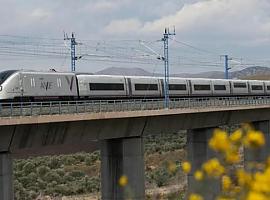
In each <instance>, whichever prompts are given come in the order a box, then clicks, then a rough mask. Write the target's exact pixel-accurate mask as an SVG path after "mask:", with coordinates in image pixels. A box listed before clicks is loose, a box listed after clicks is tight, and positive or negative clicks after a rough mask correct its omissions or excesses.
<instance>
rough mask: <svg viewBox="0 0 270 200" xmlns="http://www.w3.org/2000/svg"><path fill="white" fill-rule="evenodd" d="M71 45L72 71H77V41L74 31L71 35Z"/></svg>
mask: <svg viewBox="0 0 270 200" xmlns="http://www.w3.org/2000/svg"><path fill="white" fill-rule="evenodd" d="M70 45H71V51H70V52H71V71H72V72H75V61H76V48H75V45H76V41H75V37H74V33H72V35H71V42H70Z"/></svg>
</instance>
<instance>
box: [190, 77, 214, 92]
mask: <svg viewBox="0 0 270 200" xmlns="http://www.w3.org/2000/svg"><path fill="white" fill-rule="evenodd" d="M189 82H190V91H191V96H212V83H211V80H210V79H189Z"/></svg>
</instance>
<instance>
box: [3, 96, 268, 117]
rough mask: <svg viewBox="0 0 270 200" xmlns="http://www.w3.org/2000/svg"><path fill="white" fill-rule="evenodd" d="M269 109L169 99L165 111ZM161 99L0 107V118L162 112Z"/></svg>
mask: <svg viewBox="0 0 270 200" xmlns="http://www.w3.org/2000/svg"><path fill="white" fill-rule="evenodd" d="M256 105H270V96H250V97H196V98H171V99H170V102H169V109H192V108H195V109H200V108H206V107H209V108H210V107H212V108H223V107H234V106H256ZM164 108H165V107H164V100H163V99H122V100H80V101H50V102H11V103H0V117H13V116H34V115H59V114H75V113H100V112H122V111H138V110H160V109H164Z"/></svg>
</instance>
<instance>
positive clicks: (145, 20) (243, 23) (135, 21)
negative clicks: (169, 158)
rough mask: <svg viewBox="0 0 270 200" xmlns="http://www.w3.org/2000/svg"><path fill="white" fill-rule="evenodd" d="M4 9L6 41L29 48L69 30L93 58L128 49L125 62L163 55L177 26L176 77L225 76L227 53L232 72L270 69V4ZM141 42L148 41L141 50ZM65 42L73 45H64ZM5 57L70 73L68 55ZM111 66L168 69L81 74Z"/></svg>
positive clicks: (94, 1)
mask: <svg viewBox="0 0 270 200" xmlns="http://www.w3.org/2000/svg"><path fill="white" fill-rule="evenodd" d="M0 3H1V7H0V23H1V28H0V40H2V41H3V40H7V38H8V39H9V40H10V37H7V35H8V36H11V35H12V36H25V37H27V42H29V41H30V42H31V41H32V39H31V38H36V39H35V41H37V40H38V39H37V38H49V39H51V38H58V39H59V41H61V40H60V39H62V38H63V32H66V33H68V34H69V35H70V33H71V32H75V34H76V39H77V40H78V41H81V43H82V47H78V48H81V49H82V48H86V49H87V50H85V51H87V52H88V53H89V52H95V51H96V52H97V48H96V49H95V48H94V46H97V44H98V45H99V44H100V41H103V46H102V48H103V50H104V51H103V52H102V53H103V56H105V53H104V52H105V50H106V51H107V53H106V56H108V54H112V55H116V54H117V55H118V56H119V55H120V53H119V48H117V47H121V48H122V50H123V49H124V50H123V51H124V52H125V53H126V54H125V55H124V56H125V57H127V54H128V53H127V52H129V54H130V55H133V54H135V53H134V52H132V51H131V50H132V49H133V50H134V49H135V50H136V51H139V50H140V51H141V52H142V51H144V52H147V53H148V54H151V53H152V55H151V56H152V58H154V57H155V56H156V55H158V54H162V45H163V44H162V42H161V41H160V39H161V38H162V37H163V32H164V28H165V27H170V30H171V31H172V30H173V27H174V26H175V30H176V35H175V36H172V40H170V41H169V43H170V55H171V57H172V58H171V59H170V60H171V61H172V62H171V63H172V66H171V72H172V73H181V72H191V73H196V72H201V71H210V70H223V67H222V62H223V60H222V59H223V58H222V57H220V55H224V54H228V55H230V56H231V57H232V58H233V60H232V61H231V65H232V66H234V65H235V68H234V69H233V70H237V69H240V68H241V67H243V63H244V64H245V63H246V64H247V65H251V64H253V63H254V64H258V65H259V64H260V65H263V66H268V64H269V66H270V62H269V60H270V58H269V52H270V12H269V10H270V0H167V1H164V0H76V1H74V0H57V1H55V0H54V1H53V0H46V1H44V0H27V1H25V0H0ZM139 40H143V41H146V42H144V44H141V43H140V42H138V41H139ZM111 41H113V44H112V42H111ZM127 41H132V42H129V43H128V42H127ZM134 41H137V42H135V43H134ZM66 42H67V41H66ZM40 43H42V41H41V42H40ZM61 43H63V44H64V45H66V46H67V44H66V43H64V41H61ZM182 43H184V44H188V45H191V46H192V47H196V48H198V49H199V50H198V49H197V50H196V49H195V48H189V47H188V46H185V45H183V44H182ZM84 44H85V46H83V45H84ZM1 45H2V47H3V44H2V43H0V48H1ZM16 45H17V43H15V44H14V48H15V47H16ZM39 48H41V47H39ZM91 48H92V49H91ZM125 48H126V49H125ZM67 49H68V47H67ZM149 49H151V50H149ZM135 50H134V51H135ZM82 51H83V50H82ZM121 53H123V52H121ZM99 55H100V54H99ZM0 59H1V60H2V63H1V64H0V70H4V69H7V68H14V67H15V68H26V69H37V70H40V69H46V68H50V67H51V66H53V67H55V68H57V69H60V70H65V69H67V70H69V68H70V66H69V65H70V62H69V58H68V57H67V56H64V57H60V58H57V59H56V58H53V59H51V58H49V57H47V58H41V57H38V56H37V57H36V58H33V57H31V58H30V57H24V56H7V55H5V56H4V55H1V49H0ZM133 60H135V61H136V58H133ZM216 63H218V64H216ZM207 65H209V66H207ZM217 65H218V66H217ZM112 66H113V67H118V66H121V67H141V68H144V69H146V70H148V71H162V70H163V68H162V66H163V64H162V63H157V64H156V62H155V64H152V65H151V62H150V64H149V63H148V64H144V63H143V64H142V63H135V64H134V63H129V62H126V63H121V62H108V61H106V62H102V61H99V62H95V61H92V60H91V59H85V60H83V59H82V60H80V61H78V62H77V68H78V70H80V71H89V72H90V71H91V72H94V71H98V70H101V69H103V68H106V67H112Z"/></svg>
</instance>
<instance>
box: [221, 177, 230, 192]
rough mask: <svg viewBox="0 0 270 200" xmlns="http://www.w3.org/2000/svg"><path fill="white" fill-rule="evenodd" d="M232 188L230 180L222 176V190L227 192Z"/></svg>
mask: <svg viewBox="0 0 270 200" xmlns="http://www.w3.org/2000/svg"><path fill="white" fill-rule="evenodd" d="M231 186H232V180H231V178H230V177H229V176H222V189H223V190H224V191H228V190H229V189H230V188H231Z"/></svg>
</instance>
